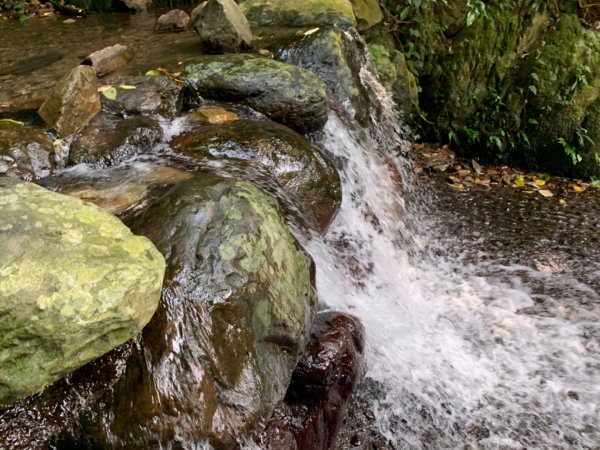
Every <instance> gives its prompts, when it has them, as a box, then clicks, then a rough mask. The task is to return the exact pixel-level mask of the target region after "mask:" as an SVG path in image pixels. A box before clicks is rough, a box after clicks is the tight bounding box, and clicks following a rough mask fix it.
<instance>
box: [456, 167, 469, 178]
mask: <svg viewBox="0 0 600 450" xmlns="http://www.w3.org/2000/svg"><path fill="white" fill-rule="evenodd" d="M469 175H471V171H470V170H468V169H463V170H459V171H458V176H459V177H466V176H469Z"/></svg>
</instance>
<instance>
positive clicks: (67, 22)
mask: <svg viewBox="0 0 600 450" xmlns="http://www.w3.org/2000/svg"><path fill="white" fill-rule="evenodd" d="M75 22H77V21H76V20H75V19H66V20H63V23H66V24H67V25H68V24H72V23H75Z"/></svg>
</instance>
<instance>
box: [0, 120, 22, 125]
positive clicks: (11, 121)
mask: <svg viewBox="0 0 600 450" xmlns="http://www.w3.org/2000/svg"><path fill="white" fill-rule="evenodd" d="M0 122H3V123H13V124H15V125H25V123H24V122H21V121H20V120H14V119H0Z"/></svg>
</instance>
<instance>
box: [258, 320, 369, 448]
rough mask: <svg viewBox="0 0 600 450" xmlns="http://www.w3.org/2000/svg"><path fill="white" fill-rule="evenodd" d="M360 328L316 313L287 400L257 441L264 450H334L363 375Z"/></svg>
mask: <svg viewBox="0 0 600 450" xmlns="http://www.w3.org/2000/svg"><path fill="white" fill-rule="evenodd" d="M363 350H364V328H363V326H362V324H361V323H360V321H359V320H358V319H357V318H356V317H353V316H350V315H348V314H343V313H337V312H326V313H320V314H318V315H317V317H316V319H315V324H314V326H313V329H312V332H311V336H310V343H309V344H308V346H307V349H306V351H305V353H304V355H303V357H302V359H301V360H300V362H299V363H298V366H297V367H296V369H295V370H294V375H293V377H292V382H291V384H290V387H289V389H288V392H287V395H286V398H285V400H284V401H283V402H281V403H280V404H279V405H278V406H277V408H276V410H275V412H274V413H273V417H272V418H271V419H270V420H269V423H268V424H267V427H266V429H265V431H264V432H263V433H262V435H261V437H260V441H261V444H262V445H261V447H262V448H265V449H268V450H303V449H324V450H330V449H334V448H336V445H335V444H336V437H337V433H338V432H339V430H340V428H341V426H342V421H343V419H344V415H345V411H346V404H347V402H348V398H349V397H350V395H351V394H352V392H353V390H354V387H355V386H356V384H357V383H358V382H359V381H360V379H361V377H362V375H363V373H364V356H363Z"/></svg>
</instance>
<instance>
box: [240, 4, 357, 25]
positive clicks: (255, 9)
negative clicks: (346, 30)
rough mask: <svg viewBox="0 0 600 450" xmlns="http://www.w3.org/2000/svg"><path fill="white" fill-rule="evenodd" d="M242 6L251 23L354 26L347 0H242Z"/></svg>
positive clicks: (352, 15) (352, 13)
mask: <svg viewBox="0 0 600 450" xmlns="http://www.w3.org/2000/svg"><path fill="white" fill-rule="evenodd" d="M241 6H242V9H243V10H244V12H245V14H246V17H247V18H248V20H249V21H250V22H251V23H252V25H253V26H254V25H258V26H284V27H305V26H320V25H334V24H338V25H343V26H356V19H355V17H354V11H353V10H352V3H351V2H350V0H245V1H244V2H243V3H242V4H241Z"/></svg>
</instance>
